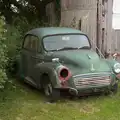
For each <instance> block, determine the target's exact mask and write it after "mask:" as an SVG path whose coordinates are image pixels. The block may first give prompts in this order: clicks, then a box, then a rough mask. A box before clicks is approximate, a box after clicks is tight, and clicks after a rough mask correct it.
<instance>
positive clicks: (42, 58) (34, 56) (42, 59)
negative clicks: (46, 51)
mask: <svg viewBox="0 0 120 120" xmlns="http://www.w3.org/2000/svg"><path fill="white" fill-rule="evenodd" d="M31 58H34V59H41V60H44V57H43V58H39V57H36V56H31Z"/></svg>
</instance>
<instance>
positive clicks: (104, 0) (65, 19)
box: [61, 0, 113, 53]
mask: <svg viewBox="0 0 120 120" xmlns="http://www.w3.org/2000/svg"><path fill="white" fill-rule="evenodd" d="M112 6H113V0H61V25H62V26H70V27H75V28H77V29H80V30H82V31H83V32H85V33H86V34H87V35H88V36H89V38H90V39H91V41H92V43H93V45H97V46H98V47H99V48H100V49H101V51H102V52H103V53H104V52H107V53H109V52H111V49H112V48H111V40H112Z"/></svg>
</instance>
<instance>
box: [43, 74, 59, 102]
mask: <svg viewBox="0 0 120 120" xmlns="http://www.w3.org/2000/svg"><path fill="white" fill-rule="evenodd" d="M42 81H44V82H43V83H42V88H43V91H44V94H45V96H46V97H48V98H49V99H50V100H52V101H57V100H59V99H60V90H58V89H55V88H53V85H52V83H51V81H50V79H49V77H48V76H44V77H43V79H42Z"/></svg>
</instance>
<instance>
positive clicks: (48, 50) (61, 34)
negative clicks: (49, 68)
mask: <svg viewBox="0 0 120 120" xmlns="http://www.w3.org/2000/svg"><path fill="white" fill-rule="evenodd" d="M59 35H84V36H86V37H87V39H88V42H89V44H90V49H92V44H91V42H90V39H89V37H88V36H87V35H86V34H84V33H65V34H51V35H46V36H44V37H43V38H42V40H41V41H42V43H41V44H42V46H43V49H44V50H45V51H46V52H51V51H49V50H46V49H45V46H44V38H46V37H50V36H59ZM56 51H57V50H56Z"/></svg>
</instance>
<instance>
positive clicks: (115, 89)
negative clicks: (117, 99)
mask: <svg viewBox="0 0 120 120" xmlns="http://www.w3.org/2000/svg"><path fill="white" fill-rule="evenodd" d="M111 91H112V92H113V93H114V94H116V93H117V92H118V83H116V84H115V85H113V86H112V89H111Z"/></svg>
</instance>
